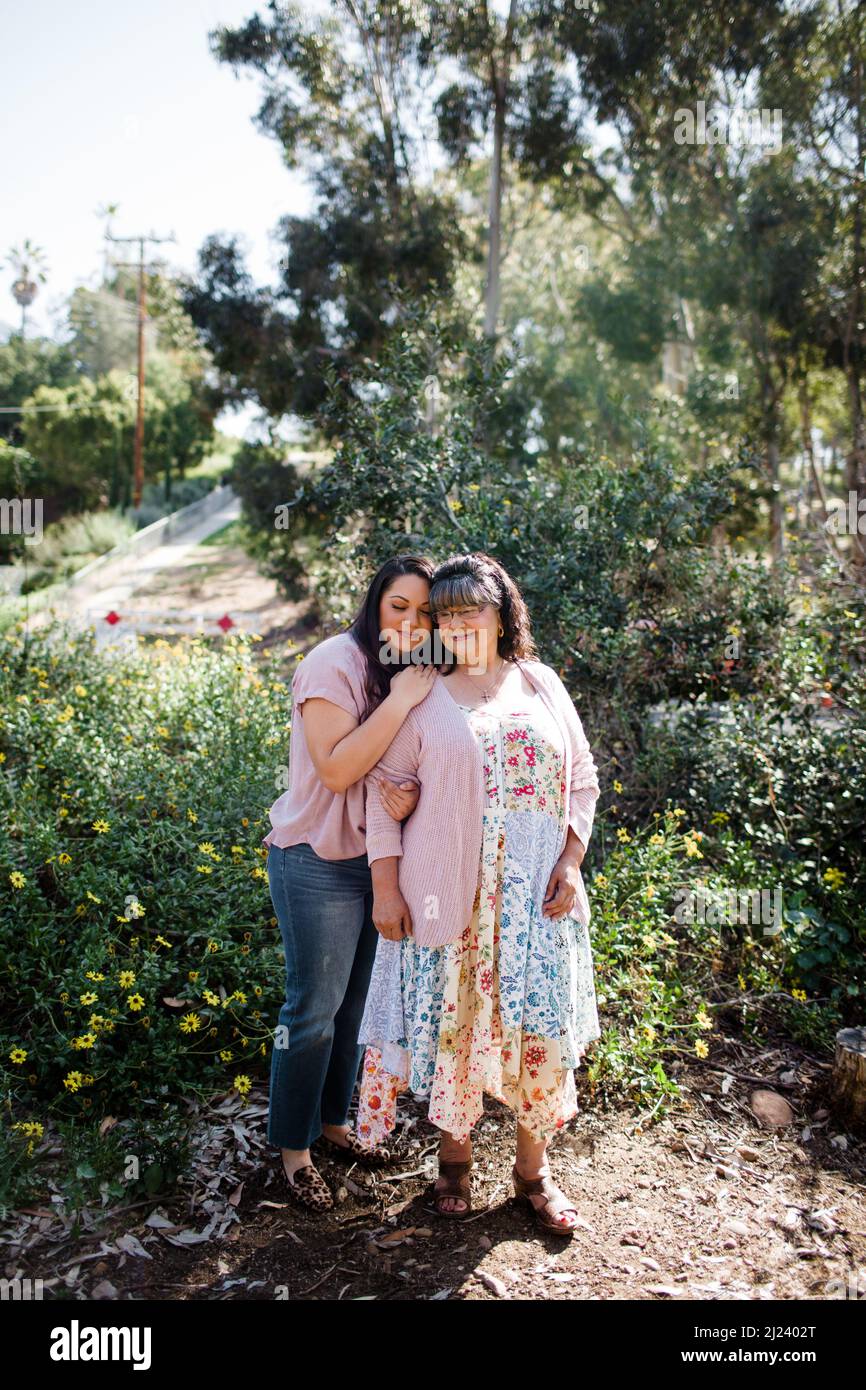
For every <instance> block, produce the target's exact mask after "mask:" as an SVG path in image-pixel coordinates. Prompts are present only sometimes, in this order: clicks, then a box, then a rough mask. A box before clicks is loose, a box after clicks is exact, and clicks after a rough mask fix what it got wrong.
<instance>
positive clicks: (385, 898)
mask: <svg viewBox="0 0 866 1390" xmlns="http://www.w3.org/2000/svg"><path fill="white" fill-rule="evenodd" d="M373 925H374V927H375V928H376V930H377V932H379V934H380V935H381V936H384V938H385V940H386V941H402V939H403V937H404V936H411V935H412V917H411V914H410V912H409V908H408V907H407V906H406V900H405V898H404V897H403V894H402V893H401V892H400V889H399V888H387V889H380V890H379V891H378V892H376V891H375V890H374V892H373Z"/></svg>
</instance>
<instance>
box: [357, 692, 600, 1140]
mask: <svg viewBox="0 0 866 1390" xmlns="http://www.w3.org/2000/svg"><path fill="white" fill-rule="evenodd" d="M461 709H463V712H464V714H465V716H466V718H467V719H468V721H469V724H470V727H471V728H472V730H473V732H474V733H475V735H476V737H477V738H478V740H479V742H480V745H481V750H482V754H483V756H482V762H483V766H484V778H485V790H486V809H485V813H484V831H483V843H482V851H481V864H480V869H479V882H478V890H477V893H476V898H475V905H474V909H473V913H472V917H471V919H470V921H469V923H468V925H467V927H466V929H465V931H464V932H463V935H462V936H461V937H460V938H459V939H458V940H456V941H450V942H447V943H446V944H445V945H442V946H418V945H416V943H415V941H414V940H413V939H412V938H411V937H410V938H406V939H404V940H402V941H388V940H386V939H385V938H384V937H380V938H379V942H378V945H377V952H376V961H375V964H374V967H373V974H372V978H371V981H370V988H369V992H368V994H367V1003H366V1007H365V1011H364V1017H363V1020H362V1023H361V1028H360V1032H359V1042H361V1043H363V1044H365V1045H366V1052H365V1055H364V1061H363V1069H362V1073H361V1089H360V1097H359V1102H358V1117H357V1122H356V1131H357V1133H358V1135H359V1137H360V1138H361V1140H362V1142H363V1143H364V1144H367V1145H369V1146H370V1147H374V1146H375V1145H377V1144H379V1143H381V1142H382V1140H383V1139H384V1138H385V1136H386V1135H387V1134H388V1133H389V1132H390V1131H391V1130H392V1129H393V1128H394V1124H395V1118H396V1105H397V1094H398V1092H399V1091H401V1090H405V1089H407V1088H408V1089H409V1090H411V1091H412V1092H413V1094H414V1095H415V1096H416V1098H424V1099H426V1098H428V1097H429V1107H428V1118H429V1119H430V1120H431V1121H432V1122H433V1123H434V1124H435V1125H437V1126H439V1128H441V1129H443V1130H446V1131H448V1133H450V1134H452V1135H454V1137H455V1138H456V1139H457V1140H463V1139H465V1138H466V1137H467V1135H468V1134H469V1132H470V1130H471V1128H472V1126H473V1125H474V1124H475V1122H476V1121H477V1120H478V1119H479V1117H480V1116H481V1114H482V1111H483V1093H484V1092H485V1091H486V1092H487V1094H488V1095H490V1096H494V1097H495V1098H496V1099H497V1100H500V1101H503V1102H504V1103H505V1104H506V1105H508V1106H510V1107H511V1109H513V1110H514V1111H515V1112H516V1114H517V1117H518V1119H519V1120H520V1123H521V1124H522V1125H523V1126H524V1127H525V1128H526V1129H528V1130H529V1131H530V1132H531V1133H532V1134H533V1136H534V1137H535V1138H537V1139H541V1138H546V1137H548V1136H549V1135H550V1134H552V1133H553V1132H554V1131H555V1130H556V1129H558V1128H560V1127H561V1126H562V1125H563V1124H565V1122H566V1121H567V1120H569V1119H571V1117H572V1116H573V1115H575V1114H576V1113H577V1108H578V1107H577V1097H576V1090H575V1084H574V1071H573V1069H574V1068H575V1067H576V1066H577V1065H578V1064H579V1062H580V1059H581V1056H582V1054H583V1052H584V1051H585V1050H586V1047H587V1046H588V1044H589V1043H590V1042H591V1041H593V1039H595V1038H598V1037H600V1035H601V1034H600V1029H599V1021H598V1012H597V1007H596V996H595V985H594V980H593V965H592V955H591V951H590V944H589V933H588V930H587V928H586V927H585V926H584V925H583V924H582V923H580V922H579V921H578V920H577V918H576V917H573V916H567V917H561V918H559V919H558V920H557V921H553V920H551V918H550V917H548V916H544V915H543V914H542V911H541V908H542V904H543V901H544V895H545V892H546V890H547V884H548V881H549V879H550V875H551V873H552V871H553V868H554V865H555V864H556V861H557V858H558V849H559V845H560V843H561V841H562V830H563V823H564V817H565V780H564V749H563V746H562V738H561V734H560V732H559V729H558V727H557V725H556V723H555V721H554V720H553V718H552V716H551V715H550V713H549V711H548V710H547V708H546V707H545V705H544V702H543V701H542V700H541V699H535V700H528V701H527V700H525V701H523V702H522V703H521V707H520V708H519V709H517V710H515V711H514V712H512V713H508V714H498V713H493V712H490V711H483V710H480V709H474V708H472V709H470V708H469V707H467V706H461ZM455 814H459V808H455ZM442 872H443V873H447V872H448V865H447V864H443V865H442Z"/></svg>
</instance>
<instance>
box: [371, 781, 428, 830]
mask: <svg viewBox="0 0 866 1390" xmlns="http://www.w3.org/2000/svg"><path fill="white" fill-rule="evenodd" d="M376 785H377V787H378V788H379V800H380V801H381V803H382V805H383V806H384V807H385V810H386V811H387V812H388V815H389V816H390V817H391V819H392V820H405V819H406V817H407V816H411V814H412V812H413V811H414V810H415V807H416V806H417V805H418V797H419V796H420V795H421V788H420V787H418V786H416V785H415V783H414V782H401V783H400V784H399V786H398V784H397V783H396V782H391V781H389V779H388V778H387V777H377V778H376Z"/></svg>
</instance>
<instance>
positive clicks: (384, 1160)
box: [316, 1129, 396, 1168]
mask: <svg viewBox="0 0 866 1390" xmlns="http://www.w3.org/2000/svg"><path fill="white" fill-rule="evenodd" d="M316 1147H321V1149H322V1152H323V1153H326V1154H327V1155H328V1157H329V1158H338V1159H340V1160H341V1162H343V1163H360V1164H361V1165H362V1166H363V1167H365V1168H384V1167H385V1166H386V1165H387V1164H389V1163H393V1162H394V1161H395V1159H396V1155H395V1154H393V1153H392V1152H391V1150H390V1149H384V1148H382V1147H381V1145H380V1146H379V1147H378V1148H376V1149H368V1148H365V1147H364V1145H363V1144H362V1143H361V1140H360V1139H359V1138H358V1135H357V1133H356V1132H355V1130H354V1129H350V1130H349V1132H348V1134H347V1135H346V1142H345V1144H338V1143H337V1142H336V1141H335V1140H334V1139H329V1138H328V1137H327V1135H325V1134H320V1135H319V1137H318V1139H317V1140H316Z"/></svg>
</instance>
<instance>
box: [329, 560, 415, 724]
mask: <svg viewBox="0 0 866 1390" xmlns="http://www.w3.org/2000/svg"><path fill="white" fill-rule="evenodd" d="M433 568H434V567H433V561H432V560H428V559H427V557H426V556H424V555H395V556H394V557H393V558H392V559H391V560H386V561H385V563H384V565H383V566H382V568H381V569H379V570H377V571H376V573H375V574H374V575H373V578H372V579H371V580H370V584H369V587H368V589H367V592H366V594H365V595H364V598H363V600H362V602H361V606H360V608H359V609H358V612H357V613H356V615H355V618H354V620H353V621H352V624H351V626H350V627H349V629H348V630H349V632H350V633H351V634H352V637H353V638H354V639H355V641H356V642H357V644H358V646H359V647H360V648H361V651H362V652H363V653H364V655H365V657H366V658H367V680H366V685H365V689H366V695H367V709H366V713H365V715H364V717H365V719H366V718H369V716H370V715H371V714H372V713H373V710H374V709H376V707H377V706H378V705H380V704H381V703H382V701H383V700H384V699H385V697H386V695H387V694H388V691H389V690H390V689H391V681H392V679H393V677H394V676H396V674H397V672H398V671H400V670H402V669H403V668H402V667H401V666H396V665H395V666H386V665H385V664H384V662H383V661H381V660H380V657H379V652H380V649H381V646H382V640H381V638H380V636H379V633H380V631H381V628H380V626H379V602H380V600H381V598H382V595H383V593H384V592H385V590H386V589H390V587H391V585H392V584H393V582H394V580H395V579H399V578H400V576H401V575H402V574H416V575H417V576H418V578H419V579H426V580H427V583H428V584H431V583H432V582H433Z"/></svg>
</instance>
